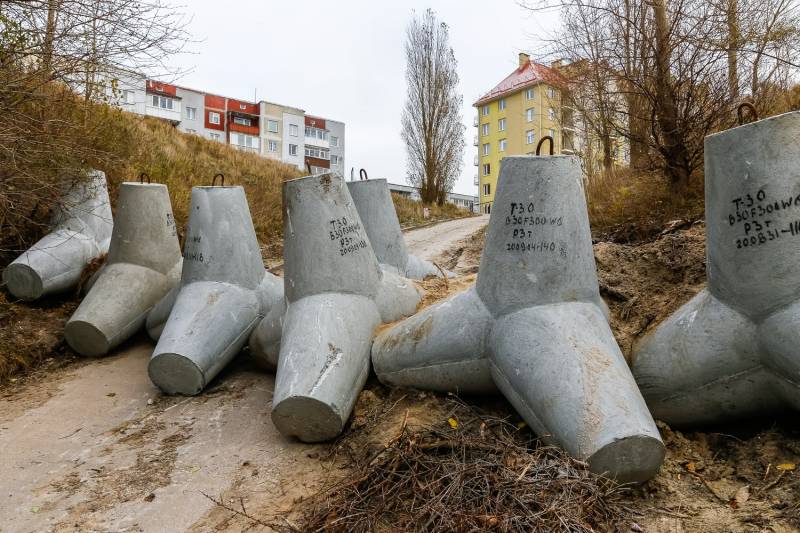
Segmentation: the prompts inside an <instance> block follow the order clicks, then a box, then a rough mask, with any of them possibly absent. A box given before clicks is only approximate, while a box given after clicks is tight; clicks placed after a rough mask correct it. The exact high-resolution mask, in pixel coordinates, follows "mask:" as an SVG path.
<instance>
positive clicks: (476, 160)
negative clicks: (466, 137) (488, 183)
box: [474, 154, 478, 167]
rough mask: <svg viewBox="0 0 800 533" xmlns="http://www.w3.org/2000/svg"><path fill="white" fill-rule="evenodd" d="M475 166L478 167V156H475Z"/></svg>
mask: <svg viewBox="0 0 800 533" xmlns="http://www.w3.org/2000/svg"><path fill="white" fill-rule="evenodd" d="M474 165H475V166H476V167H477V166H478V154H475V163H474Z"/></svg>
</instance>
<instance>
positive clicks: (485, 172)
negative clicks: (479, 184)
mask: <svg viewBox="0 0 800 533" xmlns="http://www.w3.org/2000/svg"><path fill="white" fill-rule="evenodd" d="M490 171H491V167H490V166H489V163H484V164H483V175H484V176H488V175H489V172H490Z"/></svg>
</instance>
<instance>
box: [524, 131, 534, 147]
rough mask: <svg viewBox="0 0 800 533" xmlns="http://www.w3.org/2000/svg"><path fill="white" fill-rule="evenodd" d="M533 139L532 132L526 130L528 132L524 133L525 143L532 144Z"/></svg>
mask: <svg viewBox="0 0 800 533" xmlns="http://www.w3.org/2000/svg"><path fill="white" fill-rule="evenodd" d="M535 138H536V135H535V134H534V133H533V130H528V131H526V132H525V142H526V143H527V144H533V141H534V140H535Z"/></svg>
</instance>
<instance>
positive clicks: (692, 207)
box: [586, 169, 704, 242]
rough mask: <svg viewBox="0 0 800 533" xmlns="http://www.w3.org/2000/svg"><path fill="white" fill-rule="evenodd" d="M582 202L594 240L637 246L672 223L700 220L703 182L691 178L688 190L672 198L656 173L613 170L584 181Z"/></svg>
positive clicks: (702, 209) (702, 208)
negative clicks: (583, 198)
mask: <svg viewBox="0 0 800 533" xmlns="http://www.w3.org/2000/svg"><path fill="white" fill-rule="evenodd" d="M586 202H587V204H588V208H589V221H590V223H591V226H592V232H593V233H594V234H595V235H596V236H598V237H599V238H601V239H603V240H614V241H618V242H637V241H640V240H644V239H648V238H651V237H653V236H655V235H656V234H657V233H659V232H660V231H661V230H662V229H663V228H664V226H666V225H667V223H668V222H671V221H673V220H676V219H685V220H697V219H699V218H701V217H702V216H703V211H704V207H703V205H704V204H703V178H702V176H695V177H694V179H693V180H692V182H691V185H690V186H689V188H688V190H686V191H684V192H683V193H680V194H676V193H675V192H674V191H672V190H671V189H670V187H669V186H668V183H667V182H666V180H665V178H664V177H663V176H662V175H660V174H658V173H653V172H643V171H635V170H631V169H614V170H612V171H609V172H605V173H602V174H597V175H593V176H589V177H588V178H587V180H586Z"/></svg>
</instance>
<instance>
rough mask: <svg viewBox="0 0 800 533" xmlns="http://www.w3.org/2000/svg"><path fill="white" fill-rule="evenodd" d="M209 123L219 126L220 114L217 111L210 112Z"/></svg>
mask: <svg viewBox="0 0 800 533" xmlns="http://www.w3.org/2000/svg"><path fill="white" fill-rule="evenodd" d="M208 123H209V124H219V113H217V112H216V111H209V112H208Z"/></svg>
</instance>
